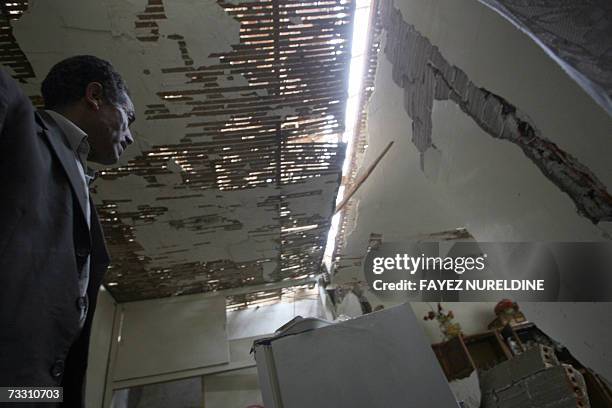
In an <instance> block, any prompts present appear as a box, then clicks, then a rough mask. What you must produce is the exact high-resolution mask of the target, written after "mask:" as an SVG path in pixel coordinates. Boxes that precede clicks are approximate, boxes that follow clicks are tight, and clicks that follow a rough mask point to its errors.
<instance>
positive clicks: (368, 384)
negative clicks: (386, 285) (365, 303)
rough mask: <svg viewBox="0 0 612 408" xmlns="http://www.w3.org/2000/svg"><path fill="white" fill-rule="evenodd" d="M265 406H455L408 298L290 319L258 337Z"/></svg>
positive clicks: (436, 407)
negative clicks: (335, 319) (341, 316)
mask: <svg viewBox="0 0 612 408" xmlns="http://www.w3.org/2000/svg"><path fill="white" fill-rule="evenodd" d="M254 350H255V360H256V362H257V370H258V375H259V383H260V384H259V385H260V387H261V391H262V396H263V401H264V406H265V408H457V407H458V404H457V402H456V401H455V398H454V396H453V394H452V392H451V389H450V387H449V385H448V382H447V381H446V378H445V377H444V374H443V372H442V370H441V368H440V366H439V363H438V361H437V359H436V357H435V355H434V353H433V351H432V349H431V346H430V344H429V341H428V340H427V339H426V338H425V335H424V333H423V331H422V328H421V325H420V324H419V322H417V319H416V317H415V315H414V313H413V311H412V309H411V308H410V306H409V305H408V304H404V305H401V306H396V307H393V308H389V309H386V310H381V311H378V312H374V313H370V314H367V315H365V316H361V317H358V318H355V319H351V320H347V321H344V322H340V323H329V322H324V321H322V320H318V319H303V320H299V319H297V321H292V322H291V323H290V324H287V325H285V326H284V327H283V328H282V329H279V331H278V332H277V333H276V335H275V336H274V337H271V338H267V339H260V340H258V341H256V342H255V344H254Z"/></svg>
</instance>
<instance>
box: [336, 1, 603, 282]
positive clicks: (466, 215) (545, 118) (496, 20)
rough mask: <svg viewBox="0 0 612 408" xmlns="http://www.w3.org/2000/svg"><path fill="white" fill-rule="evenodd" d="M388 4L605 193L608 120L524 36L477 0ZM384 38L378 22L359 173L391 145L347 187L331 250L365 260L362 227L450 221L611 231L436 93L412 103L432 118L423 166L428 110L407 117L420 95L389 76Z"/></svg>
mask: <svg viewBox="0 0 612 408" xmlns="http://www.w3.org/2000/svg"><path fill="white" fill-rule="evenodd" d="M393 4H394V7H395V8H397V9H398V10H399V11H400V12H401V14H402V18H403V19H404V20H405V22H406V23H407V24H409V25H411V26H413V27H414V29H415V30H416V31H417V32H418V33H420V35H422V36H423V37H424V38H425V39H426V40H427V41H429V43H430V44H431V45H432V46H434V47H437V49H438V50H439V53H440V54H441V56H442V57H443V58H444V59H445V60H446V61H447V62H448V64H451V65H454V66H456V67H457V68H459V69H461V70H462V71H463V72H464V73H465V75H466V76H467V79H468V80H470V81H472V83H473V84H474V86H476V87H482V88H484V89H486V90H487V91H489V92H492V93H494V94H496V95H499V96H501V97H503V98H505V99H506V100H507V101H508V102H509V103H511V104H512V105H514V106H515V107H516V108H517V109H519V110H520V111H521V112H523V113H524V114H525V115H526V116H527V117H529V121H530V123H533V124H534V126H535V127H536V128H537V130H538V131H539V132H540V134H541V136H542V137H545V138H547V139H548V140H550V141H551V142H553V143H555V144H556V145H557V147H558V148H559V149H562V150H563V151H564V152H565V153H567V154H570V155H572V156H573V157H574V158H575V159H576V160H578V161H579V162H580V163H581V164H582V165H584V166H585V168H587V169H588V171H590V172H591V173H592V174H594V175H596V176H597V177H598V179H599V180H600V181H601V182H602V183H603V185H604V186H606V187H607V191H608V192H609V191H612V166H610V164H609V157H608V156H609V155H608V154H607V152H609V151H612V139H610V137H609V135H610V134H612V120H611V119H610V117H609V116H608V114H607V113H606V112H605V111H604V110H603V109H602V108H601V107H600V106H599V105H597V104H596V103H595V102H594V101H593V100H592V99H591V98H590V97H589V96H588V95H587V94H586V93H585V92H584V91H583V90H582V89H581V88H580V87H579V86H578V85H577V84H576V83H575V82H574V81H573V80H572V79H571V78H570V77H569V76H568V75H567V74H566V73H565V72H564V71H563V70H562V69H561V68H560V67H559V66H558V65H557V64H556V63H555V62H554V61H553V60H552V59H551V58H550V57H549V56H548V55H547V54H546V53H545V52H544V51H543V50H542V49H541V48H540V47H538V46H537V45H536V44H535V43H533V41H532V40H531V39H530V38H529V37H528V36H526V35H525V34H523V33H522V32H521V31H520V30H518V29H517V28H516V27H514V26H513V25H512V24H511V23H509V22H508V21H506V20H505V19H504V18H503V17H501V16H499V15H498V14H497V13H495V12H494V11H492V10H491V9H489V8H488V7H486V6H484V5H482V4H480V3H479V2H478V1H476V0H396V1H395V2H393ZM387 37H388V35H387V33H386V31H385V30H383V34H382V44H381V47H380V51H379V54H378V68H377V73H376V81H375V90H374V93H373V95H372V97H371V99H370V102H369V105H368V142H367V144H368V148H367V151H366V155H365V159H364V162H363V165H362V167H361V171H363V169H366V168H367V167H368V166H369V165H370V163H372V162H373V161H374V160H375V159H376V158H377V157H378V155H379V154H380V152H381V151H382V150H383V149H384V147H386V146H387V144H388V143H389V142H390V141H395V144H394V145H393V147H392V148H391V150H390V151H389V152H388V153H387V155H386V156H385V157H384V159H383V160H382V162H381V163H380V164H379V165H378V167H377V168H376V169H375V170H374V172H373V173H372V174H371V175H370V176H369V178H368V179H367V180H366V182H365V183H364V184H363V185H362V186H361V188H360V189H359V190H358V192H357V193H356V194H355V196H354V200H355V201H356V208H357V210H356V211H357V216H356V217H355V218H356V222H355V223H354V225H350V226H348V233H347V236H346V244H345V248H343V253H342V254H341V256H343V257H346V259H348V260H350V259H353V258H359V257H364V256H365V253H366V249H367V245H368V242H369V237H370V234H371V233H376V234H382V240H383V242H385V241H386V242H409V241H410V240H412V239H414V238H415V237H418V236H423V235H427V234H431V233H436V232H440V231H446V230H451V229H454V228H458V227H465V228H467V230H468V231H469V232H470V233H471V234H472V235H473V236H474V238H475V239H476V240H477V241H484V242H486V241H600V240H607V239H609V237H610V236H609V235H606V232H605V230H606V225H605V223H601V224H600V225H595V224H593V223H592V222H591V221H590V220H589V219H588V218H587V217H585V216H583V215H581V214H579V213H578V211H577V208H576V205H575V203H574V201H572V199H571V198H570V196H569V195H568V194H566V193H565V192H563V191H562V190H561V189H560V188H559V187H558V186H557V185H555V183H554V182H553V181H551V179H550V178H549V177H547V176H546V175H545V174H544V173H543V172H542V171H541V170H540V168H539V167H538V164H536V163H535V162H534V161H533V160H532V159H530V158H529V157H527V156H526V155H525V153H524V152H523V151H522V150H521V148H519V147H518V146H517V145H516V144H514V143H512V142H509V141H507V140H502V139H499V138H494V137H492V136H491V135H490V134H488V133H487V132H485V130H483V128H481V127H480V126H479V125H478V124H477V123H476V121H475V120H474V119H473V118H472V117H470V116H469V115H468V114H466V113H465V112H464V111H463V110H462V109H461V108H460V107H459V106H458V105H457V103H455V102H453V101H451V100H445V101H440V100H434V101H433V104H432V108H431V111H429V110H428V108H427V107H426V106H422V107H417V108H414V109H417V110H418V109H420V110H421V111H422V112H421V113H420V114H422V115H423V116H427V115H430V116H431V139H432V143H433V145H434V146H435V148H434V147H431V148H429V149H427V150H426V151H425V152H424V154H423V163H421V153H420V151H419V148H417V144H418V143H417V141H415V139H414V138H415V133H414V132H413V127H414V126H416V125H415V121H417V122H419V121H421V122H422V121H423V120H426V119H427V118H425V117H419V118H416V119H415V116H416V114H415V113H414V112H412V113H411V114H409V112H408V111H409V108H407V106H409V105H410V104H418V103H425V102H424V101H420V100H419V99H418V96H419V95H420V94H417V95H416V96H415V95H414V94H411V93H410V92H409V91H408V90H406V89H404V88H402V87H400V86H399V85H398V84H397V83H396V81H394V78H393V70H394V66H393V63H392V61H390V60H389V56H388V55H387V53H386V51H385V47H386V46H387V45H388V44H387V42H386V41H387ZM413 57H414V58H420V56H419V55H414V56H413ZM405 58H406V61H410V58H411V56H410V55H406V56H405ZM406 63H407V64H408V62H406ZM424 63H425V62H424ZM395 69H398V68H397V67H396V68H395ZM411 92H412V91H411ZM421 126H422V124H421ZM421 164H423V169H421ZM544 164H545V165H551V166H552V164H546V163H545V161H544ZM347 263H348V261H347ZM353 264H354V263H353ZM360 280H363V276H362V271H361V265H357V266H348V267H345V268H342V269H341V271H339V272H338V273H337V274H336V275H335V276H334V282H335V283H345V282H355V281H360Z"/></svg>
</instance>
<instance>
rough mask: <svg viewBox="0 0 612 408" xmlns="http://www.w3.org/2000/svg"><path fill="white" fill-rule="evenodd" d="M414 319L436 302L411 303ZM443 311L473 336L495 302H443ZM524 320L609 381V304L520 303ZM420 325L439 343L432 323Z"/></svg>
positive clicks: (611, 334) (611, 369) (611, 329)
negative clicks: (450, 314) (449, 312)
mask: <svg viewBox="0 0 612 408" xmlns="http://www.w3.org/2000/svg"><path fill="white" fill-rule="evenodd" d="M410 305H411V306H412V309H413V310H414V313H415V314H416V316H417V318H419V317H420V318H422V317H423V316H425V315H426V314H427V313H428V312H429V311H430V310H432V308H433V309H434V310H435V308H436V303H425V302H411V303H410ZM442 305H443V307H444V309H445V310H446V311H448V310H452V311H453V314H454V315H455V319H454V321H455V322H457V323H459V324H461V328H462V330H463V333H464V334H466V335H470V334H475V333H478V332H482V331H485V330H487V325H488V324H489V323H491V321H492V320H493V319H494V318H495V313H494V311H493V310H494V308H495V303H491V302H445V303H443V304H442ZM519 306H520V308H521V311H522V312H523V313H524V314H525V316H526V317H527V320H529V321H530V322H533V323H535V324H536V325H537V326H538V327H539V328H540V329H541V330H542V331H543V332H545V333H546V334H548V335H549V336H550V337H551V338H552V339H554V340H556V341H558V342H559V343H561V344H563V345H564V346H566V347H567V348H568V350H569V351H570V352H571V353H572V354H573V355H574V357H576V358H577V359H578V360H579V361H580V362H581V363H582V364H584V365H585V366H587V367H590V368H591V369H593V370H595V372H597V373H599V374H600V375H602V376H603V377H604V378H606V379H608V381H611V382H612V353H610V349H609V346H610V339H611V338H612V314H611V313H610V310H612V308H611V307H612V303H605V302H600V303H589V302H582V303H563V302H556V303H554V302H521V303H520V304H519ZM421 326H422V327H423V330H424V332H425V334H426V335H427V337H428V338H429V339H430V341H431V342H432V343H438V342H440V341H442V340H443V336H442V334H441V332H440V329H439V327H438V323H437V322H435V321H431V320H428V321H425V320H423V319H421Z"/></svg>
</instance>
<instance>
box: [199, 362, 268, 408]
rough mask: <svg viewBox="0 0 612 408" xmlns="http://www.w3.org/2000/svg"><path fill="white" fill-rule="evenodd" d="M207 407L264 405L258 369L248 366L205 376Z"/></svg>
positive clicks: (224, 407) (227, 407)
mask: <svg viewBox="0 0 612 408" xmlns="http://www.w3.org/2000/svg"><path fill="white" fill-rule="evenodd" d="M204 398H205V406H206V408H245V407H248V406H250V405H263V400H262V397H261V391H260V388H259V380H258V378H257V369H256V368H255V367H253V368H247V369H243V370H237V371H231V372H229V373H222V374H215V375H209V376H206V377H205V378H204Z"/></svg>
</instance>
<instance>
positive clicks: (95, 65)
mask: <svg viewBox="0 0 612 408" xmlns="http://www.w3.org/2000/svg"><path fill="white" fill-rule="evenodd" d="M41 90H42V96H43V99H44V100H45V108H46V109H52V110H54V111H57V112H59V113H61V114H63V115H64V116H66V117H67V118H68V119H70V120H71V121H72V122H74V123H75V124H76V125H77V126H78V127H80V128H81V129H82V130H83V131H84V132H85V133H87V136H88V137H87V141H88V142H89V145H90V147H91V150H90V153H89V160H91V161H94V162H97V163H100V164H114V163H116V162H117V160H119V157H120V156H121V154H122V153H123V151H124V150H125V149H126V148H127V146H128V145H130V144H132V143H133V142H134V139H133V138H132V134H131V132H130V129H129V125H130V124H131V123H132V122H133V121H134V119H135V113H134V105H133V104H132V100H131V99H130V96H129V94H128V89H127V86H126V85H125V82H123V79H121V76H120V75H119V73H117V71H115V69H114V68H113V66H112V65H111V64H110V63H109V62H107V61H104V60H102V59H100V58H97V57H94V56H91V55H78V56H75V57H70V58H67V59H65V60H63V61H61V62H59V63H57V64H56V65H55V66H53V68H51V70H50V71H49V73H48V74H47V77H46V78H45V80H44V81H43V83H42V88H41Z"/></svg>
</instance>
